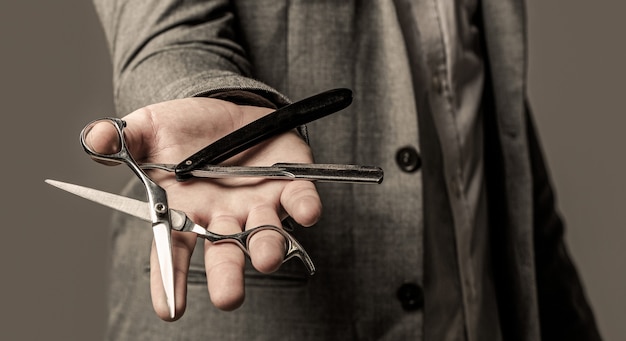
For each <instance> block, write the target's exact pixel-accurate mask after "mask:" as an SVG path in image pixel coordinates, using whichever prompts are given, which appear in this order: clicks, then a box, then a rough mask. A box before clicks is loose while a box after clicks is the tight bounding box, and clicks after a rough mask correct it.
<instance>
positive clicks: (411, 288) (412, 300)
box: [397, 283, 424, 311]
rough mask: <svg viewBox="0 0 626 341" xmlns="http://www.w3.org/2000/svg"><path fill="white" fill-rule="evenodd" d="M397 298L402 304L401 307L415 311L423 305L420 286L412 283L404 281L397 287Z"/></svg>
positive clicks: (422, 294)
mask: <svg viewBox="0 0 626 341" xmlns="http://www.w3.org/2000/svg"><path fill="white" fill-rule="evenodd" d="M397 295H398V300H400V303H401V304H402V309H404V310H406V311H415V310H418V309H420V308H422V307H423V306H424V293H423V292H422V288H420V287H419V286H418V285H417V284H414V283H405V284H402V286H401V287H400V288H399V289H398V293H397Z"/></svg>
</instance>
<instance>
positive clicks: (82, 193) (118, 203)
mask: <svg viewBox="0 0 626 341" xmlns="http://www.w3.org/2000/svg"><path fill="white" fill-rule="evenodd" d="M45 181H46V183H47V184H49V185H52V186H54V187H57V188H59V189H62V190H64V191H66V192H70V193H72V194H74V195H77V196H79V197H81V198H85V199H87V200H91V201H93V202H96V203H98V204H100V205H104V206H107V207H110V208H112V209H116V210H118V211H121V212H124V213H126V214H130V215H132V216H135V217H137V218H140V219H143V220H145V221H152V220H151V218H150V205H149V204H148V203H147V202H143V201H141V200H137V199H133V198H127V197H125V196H121V195H117V194H112V193H107V192H103V191H99V190H97V189H93V188H89V187H83V186H79V185H74V184H70V183H67V182H61V181H57V180H50V179H47V180H45Z"/></svg>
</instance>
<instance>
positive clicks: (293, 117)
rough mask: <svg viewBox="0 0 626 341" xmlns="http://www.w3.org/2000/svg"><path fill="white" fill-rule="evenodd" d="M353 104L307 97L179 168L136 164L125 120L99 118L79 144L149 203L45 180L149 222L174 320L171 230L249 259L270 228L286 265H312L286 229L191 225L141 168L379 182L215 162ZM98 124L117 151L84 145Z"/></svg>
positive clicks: (341, 172) (336, 96)
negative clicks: (231, 246)
mask: <svg viewBox="0 0 626 341" xmlns="http://www.w3.org/2000/svg"><path fill="white" fill-rule="evenodd" d="M351 101H352V92H351V91H350V90H349V89H334V90H330V91H327V92H324V93H321V94H318V95H315V96H312V97H308V98H305V99H303V100H301V101H299V102H295V103H293V104H290V105H288V106H285V107H283V108H281V109H278V110H276V111H274V112H273V113H270V114H269V115H266V116H264V117H262V118H260V119H258V120H256V121H253V122H252V123H249V124H248V125H246V126H244V127H242V128H240V129H238V130H235V131H234V132H232V133H230V134H228V135H226V136H224V137H223V138H221V139H219V140H217V141H215V142H214V143H212V144H210V145H209V146H207V147H205V148H203V149H202V150H200V151H198V152H197V153H195V154H193V155H192V156H190V157H188V158H186V159H185V160H184V161H182V162H181V163H179V164H178V165H173V164H172V165H168V164H139V163H137V162H136V161H135V160H134V159H133V157H132V156H131V154H130V152H129V150H128V148H127V146H126V142H125V138H124V128H125V126H126V122H125V121H123V120H121V119H119V118H103V119H99V120H96V121H93V122H91V123H89V124H87V126H85V128H84V129H83V130H82V132H81V134H80V141H81V144H82V146H83V148H84V150H85V152H86V153H87V154H89V155H90V156H91V157H92V158H93V159H96V160H102V161H109V162H110V161H113V162H117V163H124V164H126V165H127V166H128V167H129V168H130V169H131V170H132V171H133V173H134V174H135V175H136V176H137V177H138V178H139V179H140V181H141V182H142V184H143V186H144V187H145V190H146V196H147V200H148V201H147V202H144V201H140V200H136V199H132V198H127V197H124V196H120V195H116V194H111V193H107V192H103V191H99V190H95V189H92V188H87V187H83V186H78V185H74V184H69V183H64V182H60V181H55V180H46V182H47V183H48V184H50V185H53V186H55V187H57V188H60V189H62V190H65V191H67V192H70V193H73V194H75V195H78V196H80V197H83V198H85V199H88V200H91V201H94V202H96V203H99V204H101V205H104V206H107V207H110V208H113V209H116V210H119V211H121V212H124V213H126V214H130V215H133V216H135V217H138V218H140V219H143V220H146V221H149V222H151V223H152V231H153V235H154V241H155V246H156V251H157V256H158V262H159V268H160V270H161V281H162V283H163V288H164V292H165V296H166V300H167V305H168V309H169V313H170V316H171V317H172V318H174V314H175V300H174V270H173V259H172V242H171V230H175V231H181V232H193V233H196V234H197V235H198V236H199V237H202V238H205V239H207V240H209V241H210V242H212V243H224V242H229V243H235V244H236V245H237V246H239V247H240V248H241V250H242V251H243V252H244V253H245V254H246V255H247V256H248V257H249V256H250V254H249V251H248V244H249V240H250V238H251V237H252V236H253V235H254V234H256V233H257V232H259V231H263V230H273V231H276V232H278V233H280V234H281V235H282V236H283V237H284V238H285V241H286V249H285V257H284V261H287V260H289V259H291V258H293V257H297V258H299V259H301V260H302V262H303V263H304V265H305V267H306V269H307V270H308V271H309V273H310V274H313V273H314V272H315V266H314V264H313V262H312V260H311V258H310V257H309V255H308V254H307V252H306V251H305V250H304V248H303V247H302V245H300V243H299V242H298V241H297V240H296V239H295V238H294V237H293V236H291V235H290V234H289V233H287V232H286V231H285V229H283V228H280V227H277V226H272V225H263V226H258V227H254V228H252V229H248V230H245V231H242V232H240V233H236V234H231V235H220V234H216V233H213V232H211V231H208V230H207V229H206V228H204V227H202V226H200V225H198V224H196V223H194V222H193V221H192V220H191V219H189V217H188V216H187V214H186V213H185V212H183V211H180V210H176V209H173V208H170V207H169V206H168V202H167V193H166V191H165V190H164V189H163V188H162V187H160V186H159V185H158V184H156V183H155V182H154V181H153V180H152V179H151V178H150V177H149V176H148V175H147V174H146V173H145V172H144V169H161V170H166V171H170V172H174V173H175V174H176V178H177V180H179V181H186V180H189V179H191V178H193V177H209V178H221V177H231V176H255V177H263V178H270V179H276V178H280V179H291V180H295V179H308V180H313V181H317V180H319V181H340V182H353V183H381V182H382V178H383V173H382V169H380V168H378V167H365V166H357V165H336V164H317V165H316V164H289V163H279V164H275V165H273V166H270V167H236V166H233V167H230V166H216V164H218V163H220V162H222V161H224V160H226V159H228V158H230V157H231V156H234V155H236V154H238V153H240V152H242V151H244V150H246V149H248V148H250V147H252V146H254V145H256V144H258V143H260V142H262V141H265V140H267V139H269V138H271V137H273V136H276V135H279V134H281V133H284V132H287V131H289V130H292V129H294V128H296V127H298V126H300V125H303V124H306V123H308V122H311V121H313V120H316V119H318V118H321V117H324V116H327V115H329V114H332V113H334V112H337V111H339V110H341V109H343V108H345V107H347V106H348V105H350V103H351ZM99 122H109V123H111V124H112V125H113V126H114V127H115V130H116V131H117V135H118V146H119V149H118V151H116V152H114V153H110V154H102V153H98V152H96V151H94V150H93V149H91V148H90V147H89V145H88V144H87V143H86V136H87V134H88V133H89V132H90V131H91V129H92V128H93V127H94V126H95V125H96V124H97V123H99Z"/></svg>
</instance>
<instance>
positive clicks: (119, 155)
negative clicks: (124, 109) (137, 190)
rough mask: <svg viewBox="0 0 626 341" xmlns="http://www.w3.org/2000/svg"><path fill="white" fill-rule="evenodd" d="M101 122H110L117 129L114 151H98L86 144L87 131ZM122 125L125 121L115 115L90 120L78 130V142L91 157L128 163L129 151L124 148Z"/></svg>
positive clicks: (123, 125) (124, 125) (124, 124)
mask: <svg viewBox="0 0 626 341" xmlns="http://www.w3.org/2000/svg"><path fill="white" fill-rule="evenodd" d="M101 122H107V123H110V124H111V125H113V127H115V130H116V131H117V137H118V141H117V142H118V146H117V147H118V150H117V151H116V152H113V153H110V154H104V153H99V152H97V151H95V150H93V149H92V148H91V147H90V146H89V145H88V144H87V140H86V139H87V135H88V134H89V132H91V130H92V129H93V127H94V126H96V125H97V124H98V123H101ZM124 127H126V122H125V121H124V120H122V119H119V118H117V117H105V118H100V119H97V120H94V121H91V122H89V123H88V124H87V125H86V126H85V127H84V128H83V130H82V131H81V132H80V144H81V145H82V146H83V149H84V150H85V152H86V153H87V154H88V155H89V156H90V157H91V158H93V159H98V160H102V161H114V162H119V163H128V161H129V159H130V157H131V156H130V153H129V152H128V149H127V148H126V141H125V138H124Z"/></svg>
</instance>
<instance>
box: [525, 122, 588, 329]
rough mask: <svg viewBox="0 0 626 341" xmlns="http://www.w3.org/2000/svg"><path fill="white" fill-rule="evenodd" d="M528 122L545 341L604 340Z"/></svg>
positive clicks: (536, 140) (540, 304)
mask: <svg viewBox="0 0 626 341" xmlns="http://www.w3.org/2000/svg"><path fill="white" fill-rule="evenodd" d="M527 120H528V141H529V150H530V155H531V167H532V173H533V197H534V207H533V209H534V244H535V264H536V271H537V273H536V275H537V276H536V278H537V291H538V299H539V317H540V322H541V334H542V340H600V339H601V337H600V334H599V331H598V327H597V325H596V322H595V319H594V316H593V312H592V310H591V307H590V306H589V304H588V302H587V299H586V297H585V293H584V289H583V286H582V282H581V280H580V278H579V276H578V273H577V271H576V268H575V266H574V264H573V263H572V261H571V259H570V256H569V254H568V251H567V248H566V245H565V241H564V230H565V228H564V223H563V220H562V219H561V217H560V216H559V214H558V212H557V209H556V203H555V201H556V200H555V195H554V192H553V190H552V186H551V183H550V178H549V174H548V171H547V169H546V165H545V161H544V156H543V155H542V151H541V147H540V144H539V141H538V137H537V133H536V128H535V127H534V124H533V122H532V119H531V115H530V113H528V115H527Z"/></svg>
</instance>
